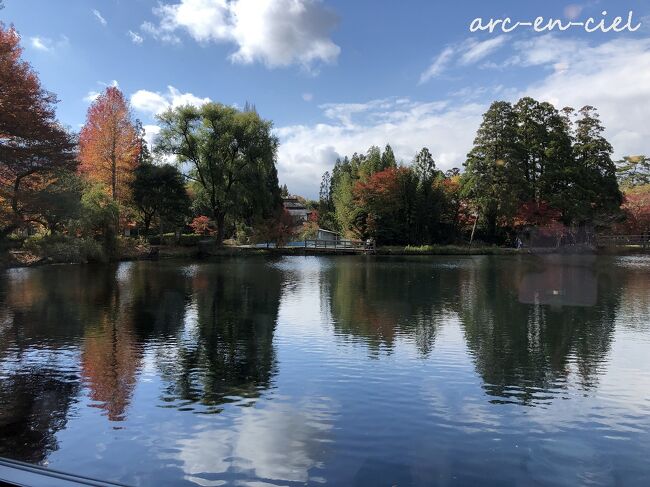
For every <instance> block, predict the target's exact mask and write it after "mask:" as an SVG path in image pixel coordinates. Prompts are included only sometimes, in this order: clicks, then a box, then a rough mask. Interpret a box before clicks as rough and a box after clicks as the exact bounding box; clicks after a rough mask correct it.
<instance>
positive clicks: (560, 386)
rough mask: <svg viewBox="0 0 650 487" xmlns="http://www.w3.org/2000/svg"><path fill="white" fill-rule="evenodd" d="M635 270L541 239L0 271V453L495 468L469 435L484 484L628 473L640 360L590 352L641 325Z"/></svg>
mask: <svg viewBox="0 0 650 487" xmlns="http://www.w3.org/2000/svg"><path fill="white" fill-rule="evenodd" d="M649 273H650V259H647V258H602V257H599V258H594V257H589V258H566V257H561V258H556V257H553V258H551V257H543V256H540V257H533V258H528V257H526V258H519V257H515V258H508V257H500V258H493V257H449V258H448V257H444V258H443V257H441V258H429V257H428V258H361V257H336V258H329V257H323V258H300V257H299V258H283V259H280V260H267V259H264V258H259V259H258V258H246V259H222V260H219V261H215V262H204V263H199V264H196V263H195V264H186V263H174V262H159V263H144V262H143V263H124V264H120V265H117V266H102V267H89V266H53V267H44V268H40V269H30V270H16V271H9V272H6V273H5V274H4V276H3V277H4V278H3V279H0V456H9V457H13V458H17V459H21V460H26V461H30V462H39V463H48V462H52V465H53V466H59V467H61V468H63V469H83V468H86V467H87V470H85V471H84V470H82V471H80V473H84V474H88V475H93V476H99V477H104V478H107V479H113V480H119V481H123V482H126V483H133V484H138V483H144V484H147V483H149V484H157V485H158V484H160V485H162V484H165V483H166V482H167V483H169V484H171V485H174V484H179V483H186V484H199V485H222V484H236V485H298V484H300V485H304V484H317V483H320V482H325V481H327V482H330V483H332V484H335V485H338V484H341V485H349V484H354V483H355V482H356V483H358V484H373V485H375V484H380V483H382V482H384V481H386V482H389V481H390V482H393V483H398V484H400V485H411V484H413V485H430V484H432V483H435V482H436V481H437V480H440V479H443V481H444V482H443V481H441V482H443V483H445V482H446V483H448V484H449V485H452V484H455V483H456V484H457V482H455V481H454V479H457V478H463V479H465V480H466V481H467V482H466V483H468V484H472V483H476V480H477V479H478V480H479V481H480V480H481V479H485V478H489V475H490V474H495V471H494V469H490V468H488V467H486V465H485V464H484V462H483V456H482V455H487V456H488V457H490V458H491V459H492V461H493V462H495V463H494V464H498V465H500V466H506V467H508V468H503V469H502V471H503V472H505V473H507V475H506V474H505V473H504V475H505V476H504V475H501V471H500V472H496V474H499V475H496V474H495V475H496V477H495V478H498V479H500V482H498V483H499V484H507V483H510V484H515V483H525V482H520V481H521V480H522V479H523V478H527V477H526V476H527V475H533V473H534V474H535V475H538V476H539V475H541V474H540V472H542V473H543V472H545V471H547V470H549V469H550V468H552V469H554V471H555V472H556V477H554V478H556V479H558V478H559V479H571V478H574V479H575V475H574V477H571V474H572V473H573V474H575V464H577V463H580V462H583V463H584V464H585V465H587V466H585V469H584V471H581V472H580V475H584V477H580V478H589V475H596V476H597V477H598V478H599V479H612V478H618V477H615V474H616V475H621V474H620V472H632V471H635V472H637V473H638V471H639V470H640V468H639V466H638V465H636V464H635V465H628V464H626V463H625V462H626V461H628V462H630V461H631V460H629V459H634V458H636V456H634V455H637V456H639V455H641V456H642V454H643V453H644V452H647V451H650V450H649V449H650V443H648V441H649V440H648V438H649V437H648V436H647V435H645V432H647V431H648V430H650V424H648V422H647V418H648V417H650V400H648V399H647V394H644V391H645V389H644V387H645V386H644V385H646V384H647V383H648V376H647V372H643V367H639V366H638V364H637V365H636V366H637V368H638V370H637V369H635V368H634V367H635V364H634V363H633V359H632V358H630V359H629V360H628V361H627V362H624V363H623V365H620V362H619V363H618V365H616V364H614V365H613V364H612V357H613V356H615V355H616V354H617V353H618V356H619V360H620V356H621V355H625V354H626V353H627V352H628V351H629V350H633V351H635V353H636V355H635V356H638V355H639V350H643V346H644V343H646V344H647V343H650V342H648V341H647V340H648V336H647V332H648V331H650V328H649V327H648V326H649V325H648V323H650V279H648V275H649ZM643 340H646V342H643ZM644 374H645V375H644ZM612 384H614V385H612ZM612 391H613V392H612ZM596 392H598V394H597V393H596ZM617 398H624V399H625V400H618V399H617ZM565 400H568V402H565ZM564 405H570V406H571V407H572V408H574V409H573V410H571V411H569V409H570V408H567V407H566V406H564ZM520 406H531V407H528V408H524V407H520ZM533 406H534V408H532V407H533ZM590 408H591V409H590ZM549 411H553V413H552V414H550V413H549ZM644 418H645V419H644ZM513 424H514V425H515V426H516V427H512V425H513ZM644 435H645V436H644ZM612 438H613V439H615V440H616V441H618V442H620V443H618V445H619V446H621V450H620V451H621V452H627V454H626V455H623V454H621V455H620V457H621V458H618V457H614V456H613V457H612V458H611V459H610V460H609V462H610V463H608V464H607V466H602V461H601V460H602V458H601V457H599V456H597V455H594V454H590V455H591V456H587V453H580V452H587V451H591V452H593V451H595V450H597V447H596V446H595V445H598V447H599V448H600V447H603V448H604V447H611V444H610V443H608V442H609V441H614V440H611V439H612ZM542 440H544V441H542ZM549 440H552V441H549ZM630 440H634V441H635V442H636V443H635V444H641V447H640V448H638V449H637V450H638V452H637V453H636V454H635V453H634V452H632V451H631V450H630V449H629V448H626V445H627V444H631V443H625V442H630ZM639 441H640V442H641V443H639ZM644 441H645V442H646V443H643V442H644ZM486 445H489V447H486ZM519 445H522V448H521V450H518V446H519ZM523 445H526V448H523ZM558 445H559V446H558ZM580 445H582V448H581V449H580V448H579V449H577V450H576V451H577V452H578V453H575V455H574V456H575V459H574V460H575V461H572V462H570V464H567V465H562V466H560V465H559V464H558V462H557V459H558V458H561V457H562V455H563V454H564V455H566V450H570V449H574V448H575V447H576V446H580ZM643 445H646V447H644V446H643ZM558 449H560V450H562V449H564V450H565V451H564V452H562V451H560V450H558ZM524 450H525V451H524ZM637 450H635V451H637ZM533 451H535V452H537V453H536V455H534V454H533V453H531V452H533ZM603 451H605V450H603ZM88 457H90V458H91V460H87V458H88ZM623 457H625V458H623ZM432 458H435V461H434V460H432ZM80 459H84V460H83V461H82V462H80V461H79V460H80ZM92 459H94V460H92ZM626 459H628V460H626ZM66 462H69V463H66ZM84 462H86V463H84ZM116 465H117V466H119V468H118V467H116ZM521 465H524V466H525V468H524V470H527V472H524V473H521V472H519V471H518V470H517V469H518V468H522V467H521ZM623 466H624V467H626V468H623ZM93 469H95V470H93ZM118 470H119V471H120V472H122V473H121V474H120V475H118V474H117V473H116V472H117V471H118ZM97 472H99V473H97ZM155 472H158V473H155ZM161 472H164V473H161ZM458 472H464V474H463V475H464V477H458V475H459V474H458ZM531 472H533V473H531ZM594 472H595V473H594ZM565 474H567V475H565ZM635 475H636V474H635ZM535 478H541V477H535ZM627 478H628V479H629V478H631V477H627ZM634 478H636V477H634ZM143 479H150V480H149V481H147V480H143ZM495 482H496V481H495ZM563 482H565V480H562V482H559V483H563ZM461 483H462V482H461Z"/></svg>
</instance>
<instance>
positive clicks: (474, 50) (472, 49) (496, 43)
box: [460, 35, 507, 66]
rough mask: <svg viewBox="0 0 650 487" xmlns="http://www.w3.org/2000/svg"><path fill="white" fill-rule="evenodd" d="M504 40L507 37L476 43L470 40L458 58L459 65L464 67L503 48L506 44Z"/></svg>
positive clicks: (502, 36)
mask: <svg viewBox="0 0 650 487" xmlns="http://www.w3.org/2000/svg"><path fill="white" fill-rule="evenodd" d="M506 40H507V37H506V36H505V35H501V36H497V37H494V38H492V39H488V40H487V41H483V42H478V41H475V40H473V39H472V40H471V41H470V42H468V43H467V44H466V46H465V52H464V53H463V55H462V56H461V58H460V64H462V65H465V66H466V65H468V64H474V63H476V62H478V61H480V60H481V59H483V58H485V57H487V56H489V55H490V54H492V53H493V52H494V51H496V50H497V49H499V48H500V47H501V46H503V45H504V44H505V43H506Z"/></svg>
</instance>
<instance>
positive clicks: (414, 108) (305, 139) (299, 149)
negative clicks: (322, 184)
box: [276, 98, 486, 197]
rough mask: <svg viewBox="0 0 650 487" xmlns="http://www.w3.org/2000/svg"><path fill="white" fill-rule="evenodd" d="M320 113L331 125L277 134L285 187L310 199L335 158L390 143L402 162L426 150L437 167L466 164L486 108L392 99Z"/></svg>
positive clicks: (336, 106) (300, 127) (330, 108)
mask: <svg viewBox="0 0 650 487" xmlns="http://www.w3.org/2000/svg"><path fill="white" fill-rule="evenodd" d="M321 108H322V109H323V111H324V114H325V116H327V117H328V118H330V119H331V122H329V123H321V124H317V125H313V126H306V125H295V126H288V127H280V128H278V129H277V130H276V133H277V135H278V136H279V138H280V149H279V153H278V172H279V177H280V180H281V182H282V183H283V184H287V185H288V186H289V187H290V188H292V191H295V192H296V193H298V194H303V195H305V196H310V197H315V196H316V193H317V191H318V184H319V181H320V179H319V175H321V174H322V173H324V172H325V171H327V170H331V169H332V166H333V164H334V161H335V160H336V158H337V157H343V156H345V155H348V156H349V155H352V154H353V153H354V152H362V151H365V150H367V149H368V148H369V147H370V146H371V145H378V146H380V147H382V148H383V147H384V146H385V145H386V143H390V144H391V146H392V148H393V150H394V152H395V155H396V157H397V158H398V160H400V159H401V160H403V161H404V162H410V161H411V160H412V159H413V156H414V155H415V153H416V152H417V151H418V150H419V149H421V148H422V147H425V146H426V147H428V148H429V149H430V150H431V151H432V153H433V154H434V156H435V158H436V163H437V164H438V167H440V168H443V169H448V168H450V167H453V166H454V165H460V164H462V162H463V161H464V158H465V154H466V153H467V151H468V150H469V148H470V147H471V143H472V140H473V138H474V134H475V133H476V129H477V127H478V124H479V123H480V120H481V115H482V113H483V111H484V110H485V108H486V107H485V105H481V104H467V105H449V104H448V103H446V102H413V101H411V100H409V99H404V98H392V99H382V100H372V101H370V102H367V103H353V104H328V105H323V106H321ZM315 175H316V177H315Z"/></svg>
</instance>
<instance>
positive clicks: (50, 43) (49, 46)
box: [29, 36, 70, 52]
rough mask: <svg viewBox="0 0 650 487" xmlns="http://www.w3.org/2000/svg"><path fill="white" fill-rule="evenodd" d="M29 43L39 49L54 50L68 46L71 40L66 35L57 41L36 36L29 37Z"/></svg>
mask: <svg viewBox="0 0 650 487" xmlns="http://www.w3.org/2000/svg"><path fill="white" fill-rule="evenodd" d="M29 43H30V45H31V46H32V48H34V49H36V50H37V51H42V52H53V51H55V50H57V49H59V48H62V47H67V46H68V45H69V44H70V40H69V39H68V38H67V37H66V36H61V37H60V38H59V40H57V41H55V40H52V39H50V38H48V37H40V36H35V37H30V38H29Z"/></svg>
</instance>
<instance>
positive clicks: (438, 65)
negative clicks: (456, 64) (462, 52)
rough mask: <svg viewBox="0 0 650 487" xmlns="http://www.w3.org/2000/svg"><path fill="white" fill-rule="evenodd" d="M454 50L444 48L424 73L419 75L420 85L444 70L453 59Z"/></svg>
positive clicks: (449, 47)
mask: <svg viewBox="0 0 650 487" xmlns="http://www.w3.org/2000/svg"><path fill="white" fill-rule="evenodd" d="M454 53H455V50H454V48H453V47H451V46H448V47H445V48H444V49H443V50H442V52H441V53H440V54H438V57H436V58H435V59H434V60H433V63H431V65H430V66H429V67H428V68H427V69H426V71H425V72H424V73H422V74H421V75H420V84H422V83H426V82H427V81H429V80H430V79H431V78H435V77H437V76H439V75H440V74H441V73H442V72H443V71H444V70H445V69H447V65H448V64H449V62H450V61H451V60H452V58H453V57H454Z"/></svg>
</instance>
